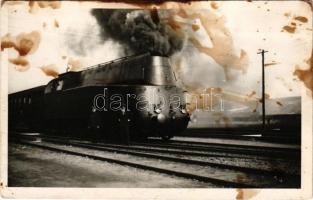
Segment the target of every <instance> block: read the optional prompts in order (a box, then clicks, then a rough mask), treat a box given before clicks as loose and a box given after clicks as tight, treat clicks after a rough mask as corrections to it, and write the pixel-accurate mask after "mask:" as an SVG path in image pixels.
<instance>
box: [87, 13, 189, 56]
mask: <svg viewBox="0 0 313 200" xmlns="http://www.w3.org/2000/svg"><path fill="white" fill-rule="evenodd" d="M158 12H159V11H158V10H156V9H152V10H109V9H94V10H92V15H93V16H95V18H96V19H97V22H98V24H99V25H100V27H101V28H102V30H101V31H102V37H103V39H104V40H107V39H113V40H115V41H116V42H118V43H120V44H122V45H125V46H126V48H125V51H126V52H129V51H130V52H131V53H133V54H137V53H145V52H150V53H152V54H154V55H161V56H171V55H172V54H174V53H175V52H177V51H180V50H181V49H182V47H183V37H182V36H181V35H179V34H178V33H177V32H176V31H174V30H173V28H172V27H171V26H169V25H168V24H167V23H164V22H163V21H162V20H160V17H159V13H158Z"/></svg>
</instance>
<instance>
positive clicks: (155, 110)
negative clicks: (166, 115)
mask: <svg viewBox="0 0 313 200" xmlns="http://www.w3.org/2000/svg"><path fill="white" fill-rule="evenodd" d="M161 111H162V110H161V108H156V109H154V112H155V113H157V114H160V113H161Z"/></svg>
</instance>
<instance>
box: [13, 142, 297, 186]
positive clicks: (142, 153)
mask: <svg viewBox="0 0 313 200" xmlns="http://www.w3.org/2000/svg"><path fill="white" fill-rule="evenodd" d="M41 139H42V140H43V141H45V142H50V143H53V144H58V145H65V146H71V147H77V148H84V149H88V150H96V151H105V152H111V153H114V154H127V155H131V156H136V157H141V158H144V159H154V160H162V161H165V162H171V163H178V164H179V165H193V166H202V167H212V168H215V169H216V170H220V171H221V173H224V172H223V171H234V172H240V173H242V174H245V175H248V176H249V174H253V175H258V176H267V177H276V179H277V174H279V177H278V178H280V179H281V180H282V179H284V180H287V179H289V180H297V179H298V177H297V175H291V174H288V173H277V172H273V171H268V170H261V169H255V168H249V167H240V166H232V165H226V164H218V163H212V162H207V161H200V160H194V159H185V158H178V157H175V156H173V155H175V154H176V155H178V154H177V153H178V152H179V151H174V152H173V151H168V150H163V151H162V152H157V150H153V151H150V149H146V148H140V147H135V148H132V147H129V146H124V145H113V144H111V145H110V144H99V143H97V144H95V143H86V142H81V141H70V140H68V139H64V138H62V139H56V138H48V137H42V138H41ZM19 143H22V144H25V145H30V146H34V147H39V148H44V149H47V150H51V151H57V152H62V153H67V154H71V155H76V156H85V157H89V158H91V159H95V160H102V161H106V162H111V163H115V164H121V165H127V166H131V167H136V168H139V169H145V170H151V171H155V172H158V173H164V174H169V175H174V176H178V177H183V178H189V179H195V180H198V181H202V182H208V183H213V184H216V185H218V186H222V187H249V188H254V187H259V186H258V184H251V183H250V184H245V183H241V182H236V181H234V180H223V179H220V178H216V177H214V178H212V177H210V176H202V175H199V174H194V173H190V172H189V173H186V172H181V171H177V170H176V171H175V170H172V169H168V168H166V167H165V168H164V167H163V168H159V167H155V166H154V165H150V166H146V165H142V164H140V163H137V162H129V161H123V160H120V159H112V158H105V157H99V156H94V155H90V154H86V153H78V152H75V151H70V150H66V149H64V148H57V147H51V146H45V145H43V144H38V143H33V142H27V141H22V142H21V141H19ZM180 153H181V152H180ZM186 153H187V152H186ZM188 153H189V155H192V156H195V154H198V156H204V155H203V154H199V153H196V152H188ZM188 153H187V154H188ZM193 153H195V154H193ZM205 156H207V154H205ZM225 173H227V172H225ZM272 181H273V180H272ZM274 182H275V180H274ZM295 184H297V183H295Z"/></svg>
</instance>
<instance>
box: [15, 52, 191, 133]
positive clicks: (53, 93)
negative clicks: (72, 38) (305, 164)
mask: <svg viewBox="0 0 313 200" xmlns="http://www.w3.org/2000/svg"><path fill="white" fill-rule="evenodd" d="M175 79H176V78H175V74H174V73H173V71H172V69H171V66H170V62H169V59H168V58H167V57H162V56H151V55H150V54H143V55H136V56H131V57H124V58H121V59H118V60H114V61H111V62H107V63H102V64H99V65H96V66H93V67H90V68H87V69H85V70H82V71H79V72H67V73H64V74H60V75H59V76H58V78H55V79H53V80H51V81H50V82H49V83H48V84H47V85H46V86H41V87H39V88H38V89H37V90H36V91H33V90H32V89H31V90H27V91H22V92H18V93H15V94H10V95H9V102H10V108H9V123H10V127H11V128H14V127H15V128H16V127H18V126H19V125H21V124H23V125H24V126H25V125H27V124H28V123H29V122H28V121H29V120H27V119H26V118H25V117H26V116H28V117H27V118H32V116H31V113H32V112H38V110H40V116H41V117H36V119H34V120H33V121H32V126H30V125H28V127H29V128H32V129H41V130H50V131H51V130H52V131H54V132H55V133H63V134H65V133H75V134H78V133H79V134H83V135H92V136H97V137H99V138H115V139H118V138H119V137H124V136H125V137H131V138H132V139H134V138H146V137H149V136H159V137H162V138H164V139H168V138H170V137H172V136H173V135H175V134H177V133H179V132H181V131H183V130H184V129H186V127H187V124H188V121H189V115H188V113H187V112H186V102H185V96H184V91H183V90H182V89H180V88H178V87H177V86H176V85H175ZM35 92H36V93H38V94H37V96H38V98H39V99H40V104H38V105H36V106H37V107H36V109H34V108H35V107H34V104H35V101H34V102H33V101H32V100H30V103H29V101H25V102H26V103H24V102H23V100H22V101H21V103H19V99H23V98H26V99H33V98H34V97H33V96H34V95H35ZM16 102H17V103H16ZM38 102H39V101H38ZM20 104H21V105H20ZM17 105H20V106H17ZM13 108H15V109H13ZM31 108H32V109H31ZM24 110H27V115H26V114H25V112H26V111H24ZM35 110H36V111H35ZM21 111H22V113H23V115H21V114H20V112H21ZM38 115H39V114H37V115H36V116H38ZM34 122H36V123H34Z"/></svg>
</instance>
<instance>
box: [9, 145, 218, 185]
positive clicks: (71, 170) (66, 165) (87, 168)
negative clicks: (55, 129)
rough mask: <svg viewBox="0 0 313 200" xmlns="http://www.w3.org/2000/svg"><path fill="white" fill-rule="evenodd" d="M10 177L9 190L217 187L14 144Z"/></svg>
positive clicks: (10, 150)
mask: <svg viewBox="0 0 313 200" xmlns="http://www.w3.org/2000/svg"><path fill="white" fill-rule="evenodd" d="M8 177H9V186H10V187H103V188H202V187H210V188H212V187H216V186H214V185H211V184H208V183H202V182H198V181H195V180H188V179H183V178H178V177H172V176H168V175H163V174H158V173H155V172H151V171H145V170H140V169H135V168H131V167H126V166H120V165H116V164H111V163H107V162H102V161H96V160H92V159H88V158H83V157H79V156H72V155H67V154H62V153H54V152H51V151H48V150H42V149H38V148H33V147H29V146H24V145H18V144H11V143H10V144H9V174H8Z"/></svg>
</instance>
